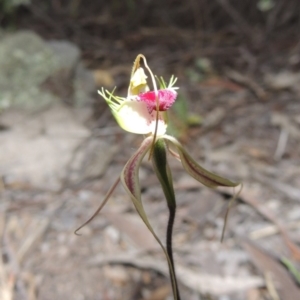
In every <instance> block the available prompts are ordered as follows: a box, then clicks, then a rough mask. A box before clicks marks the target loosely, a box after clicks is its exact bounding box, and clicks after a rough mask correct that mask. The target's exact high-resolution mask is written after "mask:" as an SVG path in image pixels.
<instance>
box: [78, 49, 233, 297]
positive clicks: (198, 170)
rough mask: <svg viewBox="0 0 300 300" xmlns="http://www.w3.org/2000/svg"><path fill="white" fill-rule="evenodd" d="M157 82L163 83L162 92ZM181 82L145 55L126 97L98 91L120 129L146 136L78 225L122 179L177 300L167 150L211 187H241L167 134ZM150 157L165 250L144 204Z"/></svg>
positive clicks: (136, 64) (135, 69)
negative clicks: (143, 172)
mask: <svg viewBox="0 0 300 300" xmlns="http://www.w3.org/2000/svg"><path fill="white" fill-rule="evenodd" d="M141 60H143V65H144V67H145V68H146V69H147V71H148V73H149V74H150V77H151V80H152V86H153V89H152V90H151V89H150V88H149V86H148V84H147V76H146V74H145V71H144V68H143V67H142V66H141ZM155 78H156V80H157V81H158V84H159V87H158V88H157V85H156V80H155ZM176 80H177V78H175V77H174V76H172V77H171V79H170V81H169V83H168V84H166V82H165V81H164V80H163V78H157V77H154V76H153V74H152V72H151V70H150V68H149V67H148V65H147V61H146V58H145V57H144V56H143V55H141V54H140V55H138V56H137V58H136V60H135V62H134V65H133V70H132V74H131V78H130V83H129V87H128V93H127V97H119V96H115V95H114V91H113V92H109V91H107V90H104V89H103V88H102V89H101V91H99V94H100V95H101V96H102V97H103V98H104V99H105V101H106V102H107V104H108V105H109V107H110V109H111V112H112V114H113V116H114V117H115V119H116V121H117V123H118V124H119V125H120V127H121V128H123V129H124V130H126V131H129V132H132V133H136V134H143V135H145V138H144V140H143V142H142V144H141V146H140V147H139V149H138V150H137V151H136V152H135V153H134V154H133V155H132V156H131V158H130V159H129V160H128V161H127V163H126V165H125V166H124V168H123V170H122V172H121V174H120V177H119V178H118V179H117V181H116V182H115V184H114V185H113V186H112V187H111V189H110V190H109V191H108V193H107V194H106V196H105V199H104V201H103V202H102V204H101V205H100V207H99V208H98V210H97V211H96V212H95V213H94V215H93V216H92V217H91V218H90V219H89V220H88V221H87V222H85V223H84V224H83V225H82V226H81V227H79V228H78V229H77V231H78V230H79V229H80V228H82V227H83V226H84V225H86V224H87V223H89V222H90V221H91V220H92V219H93V218H94V217H95V216H96V215H97V214H98V213H99V211H100V210H101V209H102V208H103V206H104V205H105V204H106V202H107V201H108V199H109V197H110V196H111V194H112V192H113V191H114V189H115V187H116V186H117V184H118V183H119V182H120V181H121V182H122V184H123V186H124V188H125V191H126V192H127V194H128V195H129V197H130V198H131V200H132V202H133V204H134V206H135V208H136V210H137V212H138V214H139V215H140V217H141V218H142V220H143V222H144V223H145V225H146V226H147V227H148V229H149V230H150V232H151V233H152V234H153V236H154V237H155V239H156V240H157V242H158V243H159V245H160V246H161V248H162V249H163V251H164V253H165V255H166V258H167V261H168V265H169V270H170V277H171V281H172V289H173V295H174V299H176V300H179V299H180V295H179V291H178V286H177V280H176V276H175V268H174V262H173V255H172V248H171V247H172V245H171V240H172V228H173V222H174V217H175V210H176V201H175V193H174V188H173V181H172V176H171V171H170V168H169V164H168V161H167V152H169V153H170V154H171V155H172V156H175V158H177V159H178V160H180V161H181V163H182V166H183V168H184V169H185V171H186V172H187V173H188V174H189V175H190V176H192V177H193V178H195V179H196V180H197V181H199V182H200V183H202V184H204V185H205V186H207V187H210V188H214V187H218V186H225V187H236V186H237V185H238V183H234V182H232V181H230V180H228V179H226V178H223V177H221V176H219V175H216V174H214V173H211V172H209V171H207V170H206V169H204V168H203V167H201V166H200V165H199V164H198V163H197V162H196V161H195V160H194V159H193V158H192V157H191V156H190V155H189V153H188V152H187V151H186V150H185V149H184V147H183V146H182V144H181V143H180V142H179V141H178V140H177V139H175V138H174V137H172V136H170V135H167V134H166V130H167V125H168V119H167V111H168V109H169V108H170V107H171V106H172V105H173V103H174V102H175V100H176V97H177V91H176V90H177V89H178V88H177V87H174V84H175V83H176ZM147 153H150V158H151V160H152V164H153V168H154V171H155V173H156V175H157V177H158V179H159V181H160V184H161V186H162V189H163V192H164V195H165V197H166V200H167V205H168V208H169V211H170V217H169V222H168V229H167V243H166V247H165V246H164V245H163V243H162V242H161V240H160V239H159V237H158V236H157V235H156V233H155V231H154V229H153V227H152V226H151V224H150V222H149V220H148V218H147V214H146V212H145V210H144V206H143V203H142V200H141V189H140V183H139V168H140V165H141V162H142V160H143V159H144V157H145V156H146V154H147Z"/></svg>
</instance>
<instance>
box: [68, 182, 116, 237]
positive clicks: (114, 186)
mask: <svg viewBox="0 0 300 300" xmlns="http://www.w3.org/2000/svg"><path fill="white" fill-rule="evenodd" d="M119 182H120V177H118V178H117V180H116V181H115V183H114V184H113V186H112V187H111V188H110V189H109V190H108V192H107V193H106V195H105V197H104V200H103V201H102V203H101V204H100V206H99V207H98V208H97V210H96V211H95V212H94V213H93V215H92V216H91V217H90V218H89V219H88V220H87V221H86V222H84V223H83V224H82V225H81V226H80V227H78V228H77V229H76V230H75V232H74V233H75V234H77V235H79V234H78V233H77V232H78V231H79V230H80V229H81V228H82V227H84V226H85V225H87V224H89V223H90V222H91V221H92V220H93V219H94V218H95V217H96V216H97V215H98V214H99V212H100V211H101V210H102V208H103V207H104V206H105V204H106V203H107V201H108V200H109V198H110V196H111V194H112V193H113V191H114V190H115V188H116V187H117V185H118V184H119Z"/></svg>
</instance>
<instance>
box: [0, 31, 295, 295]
mask: <svg viewBox="0 0 300 300" xmlns="http://www.w3.org/2000/svg"><path fill="white" fill-rule="evenodd" d="M172 30H174V29H170V31H169V32H168V31H167V30H166V32H164V31H159V32H155V30H152V31H151V30H150V29H149V30H146V29H141V30H139V31H138V32H137V33H136V34H135V35H132V36H127V37H126V39H123V40H116V41H115V42H109V41H108V40H102V41H101V44H100V42H99V41H98V43H95V45H96V44H98V46H99V45H101V47H100V46H99V47H98V48H96V47H94V45H92V46H91V45H90V44H89V47H87V45H86V44H81V43H78V44H77V45H76V44H74V43H73V42H74V41H72V42H71V41H70V40H67V39H66V38H64V40H62V39H60V38H59V36H55V35H54V36H49V35H51V34H49V33H48V34H46V33H44V32H43V30H36V32H38V31H40V33H39V34H37V33H34V32H33V31H32V29H31V30H29V29H28V28H27V31H23V30H19V31H17V32H16V33H7V32H6V33H3V34H1V37H0V38H1V44H0V87H1V92H0V107H1V115H0V126H1V130H0V144H1V148H0V173H1V181H0V190H1V196H0V197H1V198H0V199H1V202H0V235H1V254H2V260H0V295H1V296H0V299H3V300H10V299H21V300H23V299H28V300H34V299H40V300H48V299H49V300H50V299H57V300H60V299H74V300H77V299H78V300H83V299H97V300H98V299H99V300H100V299H103V300H112V299H115V300H119V299H122V300H127V299H128V300H134V299H136V300H142V299H145V300H165V299H171V293H170V282H169V276H168V271H167V265H166V262H165V260H164V256H163V253H162V251H161V249H160V248H159V246H158V245H157V244H156V242H155V240H154V239H153V238H152V236H151V235H150V233H149V232H148V231H147V228H146V227H145V226H144V224H143V223H142V221H141V220H140V219H139V218H138V215H137V213H136V211H135V210H134V208H133V205H132V203H131V202H130V199H129V198H128V197H127V195H126V193H125V192H124V190H123V189H122V187H121V186H120V187H118V188H117V189H116V191H115V193H114V194H113V195H112V197H111V199H110V201H109V202H108V203H107V206H106V207H105V208H104V209H103V211H102V212H101V213H100V214H99V215H98V216H97V217H96V218H95V219H94V220H93V222H91V223H90V224H88V225H87V226H85V227H84V228H83V229H81V231H80V233H81V236H77V235H75V234H74V231H75V230H76V228H78V227H79V226H80V225H81V224H82V223H84V222H85V221H86V220H87V219H88V218H89V217H90V216H91V215H92V214H93V212H94V211H95V210H96V209H97V207H98V206H99V204H100V203H101V199H103V197H104V195H105V193H106V192H107V191H108V189H109V187H110V186H111V185H112V184H113V183H114V181H115V179H116V178H117V177H118V176H119V173H120V171H121V170H122V167H123V166H124V164H125V163H126V161H127V159H128V158H129V157H130V156H131V155H132V154H133V152H134V151H135V149H137V148H138V146H139V144H140V143H141V141H142V137H141V136H136V135H133V134H129V133H126V132H123V131H122V130H121V129H120V128H119V127H118V126H117V125H116V123H115V121H114V120H113V118H112V116H111V114H110V111H109V109H108V108H107V107H106V105H105V104H104V103H103V100H102V99H100V97H99V96H97V94H96V90H97V88H99V87H101V86H105V87H108V88H113V87H114V86H118V90H119V93H121V94H122V93H126V85H127V84H128V80H129V75H130V71H131V63H132V61H133V59H134V58H135V56H136V55H137V54H138V53H139V52H141V53H144V54H145V55H146V56H147V58H148V63H149V65H150V66H151V68H152V70H153V72H154V73H155V74H158V75H164V76H166V77H168V76H170V75H171V74H174V75H175V76H177V77H179V79H178V86H179V87H180V90H179V98H178V104H177V106H176V107H175V108H174V109H173V111H171V119H172V132H173V134H174V135H176V136H178V137H179V138H180V139H181V141H182V142H183V143H184V144H185V146H186V148H187V149H188V150H189V152H190V153H191V154H192V155H193V157H195V158H196V159H197V161H198V162H200V163H201V164H202V165H203V166H205V167H206V168H208V169H209V170H211V171H214V172H216V173H218V174H222V175H223V176H226V177H228V178H231V179H232V180H235V181H241V182H243V189H242V191H241V193H240V194H239V197H238V199H237V201H236V202H235V204H234V206H233V207H232V209H231V211H230V215H229V219H228V224H227V229H226V232H225V238H224V241H223V243H220V237H221V232H222V227H223V223H224V215H225V212H226V207H227V205H228V203H229V201H228V200H230V198H231V197H232V195H233V193H234V191H233V190H230V189H229V190H228V189H227V190H225V189H218V190H210V189H208V188H205V187H203V186H201V185H200V184H199V183H197V182H196V181H194V180H193V179H191V178H190V177H189V176H188V175H187V174H186V173H185V172H184V171H183V169H182V167H181V165H180V163H179V162H178V161H176V160H175V159H174V158H173V157H170V164H171V168H172V172H173V176H174V184H175V187H176V194H177V203H178V214H177V220H176V224H175V232H174V252H175V253H174V256H175V261H176V267H177V272H178V280H179V283H180V289H181V293H182V299H189V300H199V299H214V300H215V299H218V300H225V299H232V300H234V299H236V300H244V299H245V300H246V299H247V300H258V299H272V300H273V299H274V300H275V299H284V300H287V299H288V300H297V299H299V294H300V288H299V275H298V281H297V278H296V277H295V274H296V275H297V271H296V270H297V268H298V270H299V269H300V265H299V260H300V249H299V246H298V245H299V243H300V239H299V236H300V235H299V233H300V202H299V201H300V188H299V187H300V168H299V166H300V154H299V141H300V103H299V97H300V89H299V86H300V75H299V64H300V55H299V51H298V50H299V44H297V43H294V44H292V46H290V45H289V47H287V48H286V50H284V51H283V50H282V49H279V48H280V47H278V51H275V50H274V51H273V52H270V51H269V50H270V49H266V51H265V52H264V51H262V52H260V54H259V55H256V54H253V53H251V52H249V51H248V49H247V48H245V47H244V46H243V45H242V46H241V45H233V46H232V45H231V46H230V47H229V46H224V47H223V48H219V47H214V46H209V47H202V46H201V48H199V49H201V51H199V52H197V51H196V50H197V48H195V47H190V48H189V47H188V46H189V45H192V44H193V41H194V38H195V36H193V34H191V33H189V32H186V31H179V30H178V31H177V32H176V34H175V32H174V31H172ZM154 36H156V37H157V36H159V41H160V43H158V44H155V43H154ZM164 36H168V37H169V38H168V39H164ZM179 39H181V41H183V44H184V45H185V46H187V49H190V50H189V51H184V50H183V49H180V48H179V47H178V48H176V49H175V50H174V51H171V50H170V47H171V46H172V43H173V44H174V45H175V44H177V42H178V40H179ZM137 41H139V43H140V44H141V45H142V46H141V47H140V48H139V47H137V45H138V43H137ZM273 46H274V47H275V46H276V42H274V44H273V45H272V47H273ZM270 47H271V46H270ZM182 48H183V46H182ZM91 49H93V55H89V54H90V53H91V51H92V50H91ZM272 49H276V48H272ZM121 53H122V55H121ZM97 57H98V59H97ZM222 61H223V62H224V63H222ZM226 61H227V62H228V63H225V62H226ZM232 62H234V63H232ZM191 112H192V113H191ZM192 123H193V124H192ZM194 123H196V124H194ZM140 179H141V186H142V197H143V201H144V204H145V207H146V210H147V212H148V214H149V218H150V221H151V223H152V224H153V226H154V228H155V230H156V231H157V233H158V235H159V236H160V237H161V238H162V239H164V234H165V227H166V220H167V217H168V210H167V207H166V203H165V201H164V199H163V195H162V192H161V189H160V187H159V184H158V182H157V179H156V178H155V175H154V173H153V171H152V167H151V165H150V164H149V163H148V162H147V161H145V162H144V163H143V166H142V168H141V172H140ZM287 266H288V267H287ZM288 269H289V270H288ZM293 273H294V275H293ZM298 274H299V273H298Z"/></svg>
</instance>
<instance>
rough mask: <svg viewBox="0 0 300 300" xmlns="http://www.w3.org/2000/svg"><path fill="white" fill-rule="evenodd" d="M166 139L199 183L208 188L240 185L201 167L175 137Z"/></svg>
mask: <svg viewBox="0 0 300 300" xmlns="http://www.w3.org/2000/svg"><path fill="white" fill-rule="evenodd" d="M163 138H164V139H166V140H167V141H168V142H170V143H171V144H172V145H173V146H175V148H176V149H177V151H178V154H179V157H180V160H181V163H182V166H183V167H184V169H185V170H186V171H187V172H188V173H189V174H190V175H191V176H192V177H193V178H195V179H196V180H197V181H199V182H201V183H202V184H204V185H205V186H207V187H211V188H213V187H218V186H225V187H236V186H238V185H239V184H240V183H236V182H232V181H230V180H228V179H226V178H224V177H221V176H219V175H216V174H214V173H211V172H209V171H207V170H206V169H204V168H202V167H201V166H199V164H198V163H197V162H196V161H195V160H194V159H193V158H192V157H191V156H190V155H189V154H188V152H187V151H186V150H185V149H184V148H183V146H182V145H181V144H180V143H179V142H178V141H177V140H176V139H175V138H173V137H171V136H169V135H164V136H163Z"/></svg>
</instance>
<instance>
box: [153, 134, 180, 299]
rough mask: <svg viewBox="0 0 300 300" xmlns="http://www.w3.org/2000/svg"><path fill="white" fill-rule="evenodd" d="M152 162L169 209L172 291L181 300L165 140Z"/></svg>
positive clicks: (170, 182) (174, 209) (171, 182)
mask: <svg viewBox="0 0 300 300" xmlns="http://www.w3.org/2000/svg"><path fill="white" fill-rule="evenodd" d="M152 162H153V167H154V170H155V172H156V175H157V178H158V179H159V181H160V184H161V186H162V189H163V191H164V194H165V197H166V200H167V204H168V208H169V220H168V226H167V234H166V248H167V253H168V256H169V259H170V263H171V266H170V268H169V272H170V277H171V279H172V289H173V294H174V298H175V299H176V300H180V299H181V298H180V294H179V290H178V283H177V278H176V273H175V266H174V259H173V248H172V236H173V226H174V220H175V215H176V200H175V193H174V188H173V180H172V175H171V171H170V168H169V164H168V161H167V153H166V145H165V142H164V140H163V139H158V140H157V142H156V143H155V144H154V148H153V155H152Z"/></svg>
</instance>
